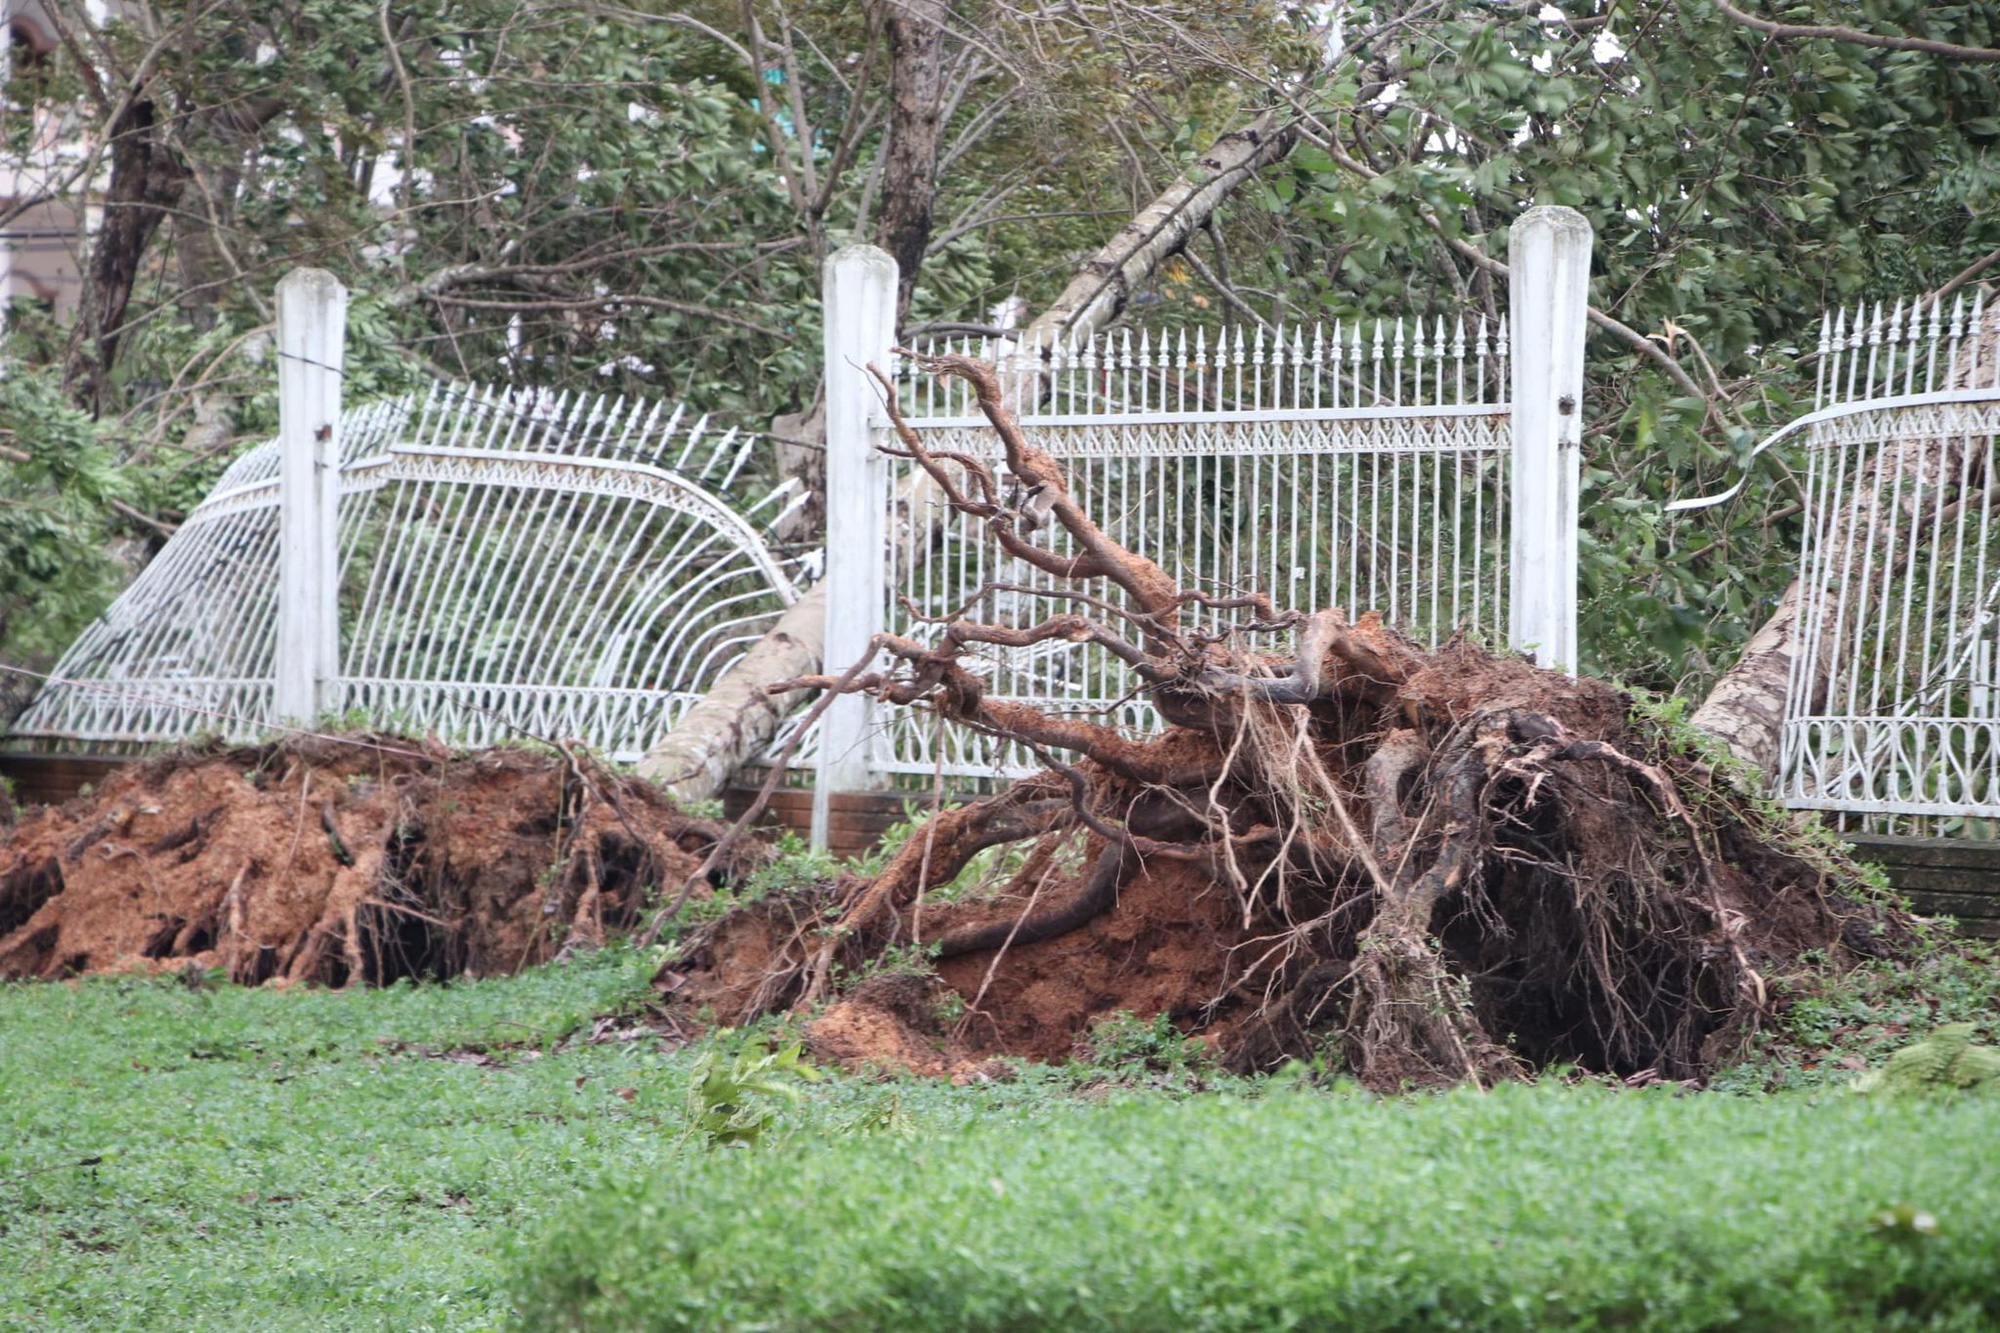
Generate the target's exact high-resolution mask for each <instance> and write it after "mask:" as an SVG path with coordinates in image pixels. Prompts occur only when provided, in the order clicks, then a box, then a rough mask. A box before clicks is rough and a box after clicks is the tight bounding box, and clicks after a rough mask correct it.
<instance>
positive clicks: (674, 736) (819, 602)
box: [638, 583, 826, 804]
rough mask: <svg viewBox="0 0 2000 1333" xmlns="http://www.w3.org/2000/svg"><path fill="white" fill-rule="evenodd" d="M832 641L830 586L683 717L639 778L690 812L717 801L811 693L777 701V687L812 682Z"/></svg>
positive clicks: (791, 614) (792, 612)
mask: <svg viewBox="0 0 2000 1333" xmlns="http://www.w3.org/2000/svg"><path fill="white" fill-rule="evenodd" d="M825 639H826V584H824V583H820V584H818V585H816V586H815V587H814V588H812V589H811V590H810V591H809V592H807V593H806V594H805V596H803V597H801V598H799V600H798V601H796V602H794V603H792V605H791V606H789V607H787V608H786V610H785V613H784V614H783V615H782V616H780V617H779V618H778V623H777V624H776V625H773V626H772V627H771V629H770V630H769V631H768V632H766V633H765V635H764V637H763V638H762V639H759V640H758V641H757V643H756V645H755V646H753V647H752V648H751V649H750V651H749V652H748V653H746V654H744V656H743V659H742V660H741V661H739V662H737V664H736V665H735V666H733V667H731V668H729V670H728V671H726V672H724V673H723V676H722V679H720V680H718V681H717V682H716V683H715V687H714V688H713V689H711V690H710V691H709V692H708V693H707V694H706V695H705V696H703V698H702V700H701V702H700V703H697V704H696V705H695V706H694V707H693V708H690V709H689V710H688V711H687V712H686V713H684V714H682V716H681V720H680V721H679V722H678V723H677V724H675V726H674V728H673V730H672V731H670V732H668V733H667V734H666V736H664V737H662V738H661V740H660V741H659V743H658V744H656V745H654V746H653V748H652V749H650V750H648V751H647V752H646V756H645V758H643V759H641V760H640V761H639V765H638V772H639V776H640V777H642V778H646V779H648V780H649V781H651V782H653V783H655V784H657V785H659V786H661V787H663V788H665V789H666V792H667V794H668V795H669V796H672V797H673V798H674V799H675V800H676V801H679V802H681V803H682V804H686V803H687V802H689V801H702V800H707V799H709V798H711V797H713V796H714V795H715V794H716V793H717V792H719V791H721V790H722V787H723V784H724V783H726V782H728V781H729V776H730V774H732V773H734V772H735V771H736V770H737V769H738V768H740V767H742V766H743V763H744V761H745V760H747V759H749V758H751V757H752V756H755V755H757V754H760V753H762V752H763V750H764V749H765V747H767V746H769V745H770V743H771V740H772V738H773V737H775V736H776V735H777V734H778V728H779V726H781V725H782V724H783V722H784V720H785V714H787V713H789V712H790V711H791V710H792V709H793V708H794V707H796V706H797V705H798V704H799V703H800V702H801V701H802V700H803V699H804V698H805V691H803V690H795V691H789V692H784V693H779V694H772V693H770V692H769V690H768V689H767V688H766V687H767V686H768V685H770V683H771V682H772V681H776V680H788V679H790V678H792V677H794V676H809V675H812V674H813V673H814V672H816V671H818V670H819V669H820V665H821V663H820V648H821V645H822V644H823V643H824V641H825Z"/></svg>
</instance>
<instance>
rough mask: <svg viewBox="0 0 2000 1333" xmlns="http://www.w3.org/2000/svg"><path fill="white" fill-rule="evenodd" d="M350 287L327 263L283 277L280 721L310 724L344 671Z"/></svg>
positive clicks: (331, 701) (276, 705) (276, 700)
mask: <svg viewBox="0 0 2000 1333" xmlns="http://www.w3.org/2000/svg"><path fill="white" fill-rule="evenodd" d="M346 348H347V289H346V288H345V287H343V286H341V285H340V281H339V280H338V279H337V278H335V277H334V276H333V274H331V273H328V272H326V271H325V270H324V269H317V268H297V269H293V270H292V271H291V272H290V273H287V274H286V275H285V276H284V279H283V280H282V281H280V282H279V283H278V495H279V506H278V657H277V663H276V668H277V672H276V674H277V682H276V683H277V689H276V692H275V695H274V697H273V699H272V714H273V720H274V721H278V722H287V723H290V724H292V725H294V726H300V725H310V724H311V722H312V721H313V719H314V718H315V717H317V716H318V715H319V714H321V713H322V712H325V711H326V710H328V709H330V708H332V707H334V706H335V705H336V703H337V701H336V699H335V698H334V691H333V685H334V681H335V678H336V677H338V676H339V674H340V604H339V603H340V598H339V593H340V589H339V581H340V548H339V541H338V536H337V533H338V528H339V519H340V380H341V364H342V358H343V357H344V355H345V353H346Z"/></svg>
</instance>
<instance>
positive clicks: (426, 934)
mask: <svg viewBox="0 0 2000 1333" xmlns="http://www.w3.org/2000/svg"><path fill="white" fill-rule="evenodd" d="M354 739H355V740H358V741H360V742H361V744H358V745H350V744H344V743H342V742H341V741H340V740H339V739H338V738H329V739H324V740H321V739H310V740H303V741H290V742H286V743H284V744H281V745H273V746H259V747H246V748H236V749H226V748H211V749H205V750H204V749H197V750H192V751H183V752H179V753H176V754H171V755H167V756H163V757H161V758H159V759H154V760H149V761H147V762H145V763H142V764H136V765H133V766H132V767H130V768H128V769H125V770H122V771H120V772H119V773H118V774H117V775H115V776H114V777H112V778H111V779H109V780H108V781H107V782H106V783H105V784H104V785H103V786H102V787H101V788H100V789H99V790H98V791H96V792H95V793H93V794H92V795H90V796H88V797H84V798H79V799H78V800H76V801H72V802H71V803H69V804H68V805H66V806H64V807H62V808H60V809H45V810H39V811H34V812H31V813H29V814H28V815H27V816H26V817H24V818H23V819H22V820H21V821H20V823H19V824H18V825H17V826H16V827H15V828H14V829H13V830H12V831H11V833H10V835H9V837H8V838H7V839H6V840H5V841H4V842H0V978H10V977H55V976H63V975H68V974H73V973H77V972H98V971H118V970H124V969H127V968H134V967H145V968H154V969H165V968H174V969H180V968H186V967H195V968H199V969H204V970H205V969H208V968H220V969H223V970H224V971H226V972H227V973H228V975H229V977H230V978H231V979H232V980H234V981H237V982H241V983H244V984H250V985H256V984H261V983H263V982H265V981H270V980H273V979H279V980H284V981H290V982H310V983H316V984H323V985H334V986H340V985H348V984H357V983H359V984H369V985H377V984H382V983H386V982H390V981H394V980H397V979H399V978H402V977H434V978H445V977H452V976H458V975H461V974H472V975H492V974H497V973H507V972H513V971H517V970H519V969H520V968H522V967H525V966H528V965H530V964H533V963H538V962H543V961H546V960H547V959H549V958H551V957H553V956H555V955H556V954H557V953H558V952H560V951H561V950H562V949H564V948H568V947H573V946H575V945H590V944H597V943H601V942H603V941H604V939H605V938H606V937H607V936H608V935H610V934H614V933H620V932H624V931H626V930H629V929H631V928H632V926H633V925H634V924H635V922H636V920H637V918H638V915H639V914H640V912H641V911H642V910H644V909H645V908H647V907H648V906H649V905H650V899H651V897H652V895H653V894H654V892H655V891H656V890H657V889H658V888H659V886H661V885H662V884H666V885H671V886H675V887H678V886H679V885H680V884H681V883H683V881H685V880H686V878H687V877H688V875H689V874H690V872H691V871H692V870H693V869H694V867H696V866H697V865H699V864H701V863H702V861H703V858H704V855H705V854H706V853H707V852H708V851H709V850H710V849H711V848H712V847H713V845H714V844H715V843H716V841H717V840H718V839H719V838H720V837H721V835H722V832H723V827H722V826H721V825H719V824H715V823H711V822H708V821H703V820H698V819H690V818H688V817H687V816H684V815H682V814H680V813H679V812H678V811H677V810H675V809H674V807H673V806H672V804H671V803H670V802H668V801H666V800H665V799H664V798H662V797H661V796H660V795H659V794H658V793H657V791H656V790H655V789H653V788H652V787H651V786H650V785H648V784H645V783H637V782H632V781H630V780H628V779H624V778H620V777H617V776H615V775H613V774H610V773H608V772H606V771H604V770H603V769H601V768H600V767H598V766H597V765H596V764H594V763H592V762H591V761H590V760H589V759H588V758H586V757H584V756H582V755H579V754H575V753H573V752H565V753H563V754H560V755H557V754H550V753H533V752H530V751H526V750H493V751H488V752H486V753H483V754H479V755H475V756H469V757H462V758H450V757H446V756H445V755H443V754H442V753H440V754H437V755H436V756H429V755H427V754H426V753H425V752H424V751H422V750H420V749H418V748H417V747H416V746H415V745H413V744H409V743H403V742H394V743H391V744H389V745H386V746H383V745H380V744H379V743H378V741H377V739H376V738H368V737H357V738H354ZM762 855H764V852H763V849H762V848H760V847H758V846H755V845H754V844H753V845H746V846H745V847H743V848H742V850H741V851H740V852H739V853H738V854H737V856H736V858H735V859H734V860H732V861H731V863H730V864H728V865H726V866H724V867H723V870H724V872H725V873H741V870H742V869H743V868H744V867H745V866H746V865H748V864H750V863H754V861H755V860H757V859H758V858H759V857H761V856H762Z"/></svg>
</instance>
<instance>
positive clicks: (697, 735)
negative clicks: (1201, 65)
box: [640, 113, 1294, 800]
mask: <svg viewBox="0 0 2000 1333" xmlns="http://www.w3.org/2000/svg"><path fill="white" fill-rule="evenodd" d="M1293 141H1294V134H1293V131H1292V129H1291V127H1290V125H1289V123H1288V122H1285V121H1282V120H1280V119H1279V118H1278V117H1277V115H1276V113H1267V114H1265V115H1263V116H1260V117H1258V118H1257V119H1256V120H1255V121H1253V122H1251V123H1250V124H1249V125H1246V126H1244V127H1243V128H1242V129H1240V130H1236V131H1233V132H1231V133H1229V134H1225V135H1223V136H1222V137H1221V138H1220V139H1217V140H1216V141H1215V143H1214V145H1213V146H1212V147H1211V148H1210V149H1209V151H1208V152H1207V153H1206V154H1204V155H1203V157H1202V159H1201V161H1199V162H1198V163H1196V164H1195V166H1194V167H1193V168H1192V169H1190V170H1189V171H1188V172H1187V174H1185V175H1183V176H1182V177H1180V178H1179V179H1178V180H1176V181H1175V182H1174V183H1173V184H1172V185H1170V186H1169V187H1167V189H1166V190H1165V191H1164V192H1163V193H1162V194H1161V195H1160V197H1159V198H1157V199H1155V200H1154V201H1153V202H1152V203H1151V204H1149V205H1147V207H1146V208H1145V209H1144V210H1142V211H1141V212H1140V213H1139V214H1138V215H1137V216H1136V217H1134V218H1133V219H1132V221H1131V222H1129V223H1127V224H1126V225H1125V226H1124V227H1122V228H1120V229H1119V231H1118V233H1117V234H1116V235H1115V236H1113V237H1112V238H1111V239H1110V240H1109V241H1107V242H1106V243H1105V244H1104V246H1103V248H1102V249H1100V250H1099V251H1098V252H1097V253H1096V254H1095V255H1093V256H1092V257H1091V258H1090V260H1089V262H1088V263H1086V264H1084V266H1083V267H1082V268H1080V269H1078V270H1077V273H1076V276H1075V277H1073V278H1072V279H1071V280H1070V283H1069V285H1068V286H1067V287H1065V288H1064V289H1063V293H1062V295H1061V296H1059V297H1058V298H1057V299H1056V302H1055V304H1054V305H1052V306H1050V307H1049V309H1048V310H1047V312H1045V313H1044V314H1043V315H1042V316H1041V317H1040V318H1039V319H1037V320H1035V321H1034V322H1033V323H1032V324H1030V325H1029V326H1028V328H1027V330H1026V332H1025V333H1024V334H1023V335H1022V336H1023V343H1022V345H1023V346H1026V347H1041V348H1045V349H1047V348H1053V347H1054V346H1055V345H1056V343H1057V341H1058V340H1059V339H1068V338H1088V337H1091V336H1092V335H1094V334H1095V333H1096V332H1097V331H1098V330H1099V329H1101V328H1103V327H1104V326H1105V325H1107V324H1109V323H1111V322H1112V321H1113V320H1115V319H1117V318H1118V316H1119V315H1121V314H1123V313H1124V311H1125V307H1126V305H1127V304H1128V303H1129V302H1130V300H1131V297H1132V294H1133V293H1134V292H1136V291H1137V290H1138V289H1139V288H1140V287H1141V286H1142V285H1144V283H1145V282H1146V281H1147V280H1148V279H1150V278H1151V276H1152V275H1153V274H1154V273H1155V272H1157V271H1158V269H1159V266H1160V265H1161V264H1163V263H1165V262H1166V261H1167V260H1168V259H1169V258H1170V257H1172V256H1173V255H1175V254H1177V253H1179V252H1180V251H1181V250H1182V249H1183V248H1185V247H1186V245H1187V243H1188V241H1189V240H1190V239H1191V238H1192V237H1193V236H1194V235H1195V234H1196V233H1197V232H1199V231H1200V230H1201V228H1202V227H1204V226H1206V225H1207V223H1208V221H1209V220H1210V219H1211V218H1212V217H1213V216H1214V215H1215V210H1216V209H1217V208H1218V207H1219V206H1220V205H1221V203H1222V201H1223V200H1224V199H1226V198H1228V197H1229V195H1230V194H1231V193H1233V192H1234V191H1235V190H1236V189H1238V188H1239V187H1240V186H1242V185H1243V183H1244V182H1246V181H1248V180H1250V179H1251V178H1252V177H1254V176H1255V175H1256V174H1257V172H1259V171H1261V170H1262V169H1263V168H1265V167H1266V166H1269V165H1270V164H1271V163H1273V162H1277V161H1279V160H1280V159H1282V158H1283V157H1284V156H1285V154H1286V153H1288V152H1290V151H1291V146H1292V143H1293ZM798 420H800V421H801V422H811V423H814V424H817V423H818V422H819V420H820V418H819V416H818V414H817V412H814V413H812V414H809V415H807V416H805V417H801V418H799V419H798ZM918 475H919V476H920V475H921V474H918ZM912 498H913V497H911V496H904V497H901V501H902V503H901V504H900V508H901V509H902V510H903V511H904V512H905V513H906V514H907V513H914V512H917V511H918V510H919V509H920V508H921V506H919V505H917V504H915V503H912V502H911V501H912ZM793 535H796V534H793ZM926 545H927V543H923V542H917V543H915V544H914V548H915V549H923V548H924V547H925V546H926ZM824 624H825V617H824V615H823V614H821V615H819V616H818V617H817V618H816V619H815V618H812V617H807V616H801V617H798V618H793V617H790V616H788V617H787V619H786V620H785V621H781V622H780V624H779V626H778V627H777V628H774V629H773V630H772V631H771V635H772V636H783V638H784V639H785V642H781V643H779V642H769V641H767V642H766V643H762V644H759V645H758V646H757V648H755V649H753V650H752V652H751V653H750V655H749V656H748V657H746V658H745V659H744V660H743V661H742V662H741V663H739V664H738V665H737V667H736V668H735V669H734V670H732V671H731V672H730V673H729V675H728V676H727V677H725V680H724V684H723V685H722V686H718V687H717V690H716V691H714V692H712V693H711V695H710V696H709V697H708V698H707V699H704V700H702V702H701V703H700V704H698V705H696V706H695V707H694V708H693V709H691V710H689V712H688V713H687V714H686V715H684V716H683V717H682V718H681V720H680V721H679V722H677V723H676V724H675V725H674V727H673V729H672V730H671V731H669V732H668V733H667V735H665V736H664V737H662V738H661V739H660V740H659V741H658V742H657V743H656V744H655V745H654V747H653V748H652V750H651V751H649V752H648V754H647V756H646V758H645V760H644V761H643V762H642V764H641V767H640V771H641V772H645V773H658V774H664V775H674V776H672V777H671V779H670V780H671V781H672V783H673V790H674V792H675V793H676V795H677V796H679V797H680V798H681V799H684V800H702V799H706V798H709V797H712V796H714V795H715V794H716V793H717V792H719V791H721V790H722V787H723V784H725V783H726V782H728V780H729V777H730V775H731V774H732V773H734V772H735V771H736V770H737V769H738V768H740V767H742V766H743V765H744V764H745V763H747V762H749V761H750V760H751V759H752V758H753V757H755V756H756V755H757V754H759V753H760V752H761V751H762V750H763V749H764V747H765V746H767V745H768V744H769V743H770V741H771V738H772V737H773V736H774V735H776V734H777V727H778V724H779V722H780V721H781V720H782V718H783V712H782V711H779V712H774V711H773V709H772V706H771V703H770V701H769V700H768V699H766V698H765V697H764V696H763V694H762V690H763V687H765V686H768V685H770V684H771V683H772V682H775V681H779V680H783V679H786V678H787V677H791V676H798V675H803V674H806V673H807V672H808V671H809V670H815V669H817V666H818V659H819V656H820V653H821V652H822V649H823V643H822V641H821V638H820V632H821V630H822V629H823V627H824ZM803 658H810V659H811V661H812V663H813V665H812V666H811V667H803V666H801V665H800V661H801V660H802V659H803ZM725 687H726V689H727V693H726V695H725V694H724V692H723V691H724V689H725ZM780 698H781V699H782V700H783V708H785V709H789V708H790V707H792V706H793V705H794V704H795V703H796V702H797V700H798V696H796V695H786V696H780Z"/></svg>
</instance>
